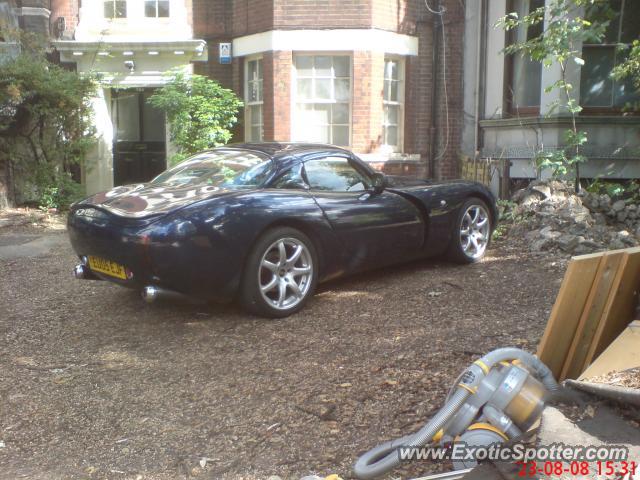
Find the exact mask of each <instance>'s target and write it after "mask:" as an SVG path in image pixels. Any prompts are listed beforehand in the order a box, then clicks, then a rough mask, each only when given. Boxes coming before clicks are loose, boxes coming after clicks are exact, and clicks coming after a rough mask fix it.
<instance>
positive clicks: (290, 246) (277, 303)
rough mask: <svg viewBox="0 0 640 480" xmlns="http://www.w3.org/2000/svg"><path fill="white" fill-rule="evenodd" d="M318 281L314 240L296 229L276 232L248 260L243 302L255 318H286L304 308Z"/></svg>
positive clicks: (264, 237)
mask: <svg viewBox="0 0 640 480" xmlns="http://www.w3.org/2000/svg"><path fill="white" fill-rule="evenodd" d="M317 280H318V256H317V254H316V249H315V247H314V245H313V242H312V241H311V239H309V237H307V236H306V235H305V234H304V233H302V232H301V231H299V230H297V229H295V228H291V227H277V228H273V229H271V230H268V231H266V232H265V233H264V234H263V235H262V236H261V237H260V238H259V239H258V240H257V241H256V243H255V245H254V246H253V248H252V250H251V253H250V254H249V256H248V258H247V261H246V264H245V269H244V274H243V278H242V284H241V287H240V302H241V304H242V306H243V307H244V308H245V309H247V310H248V311H249V312H251V313H253V314H255V315H259V316H262V317H268V318H282V317H286V316H288V315H291V314H293V313H295V312H297V311H299V310H300V309H302V308H303V307H304V305H305V304H306V303H307V301H308V299H309V298H310V297H311V296H313V293H314V291H315V288H316V284H317Z"/></svg>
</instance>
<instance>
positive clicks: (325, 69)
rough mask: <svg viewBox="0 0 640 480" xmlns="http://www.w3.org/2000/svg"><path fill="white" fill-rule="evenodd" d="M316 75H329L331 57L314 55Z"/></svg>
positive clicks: (330, 74)
mask: <svg viewBox="0 0 640 480" xmlns="http://www.w3.org/2000/svg"><path fill="white" fill-rule="evenodd" d="M315 67H316V69H315V75H316V77H331V76H333V75H332V73H331V57H324V56H318V57H315Z"/></svg>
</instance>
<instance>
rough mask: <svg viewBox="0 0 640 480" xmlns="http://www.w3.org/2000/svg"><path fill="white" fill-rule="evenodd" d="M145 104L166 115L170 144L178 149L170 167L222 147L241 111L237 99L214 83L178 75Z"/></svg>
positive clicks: (229, 137)
mask: <svg viewBox="0 0 640 480" xmlns="http://www.w3.org/2000/svg"><path fill="white" fill-rule="evenodd" d="M149 102H150V103H151V105H153V106H154V107H156V108H159V109H161V110H164V111H165V112H166V114H167V119H168V121H169V126H170V135H171V140H172V141H173V142H174V143H175V145H176V146H177V148H178V152H177V154H176V155H175V156H174V157H173V158H172V159H171V163H176V162H177V161H179V160H182V159H183V158H184V157H186V156H188V155H192V154H194V153H197V152H199V151H202V150H206V149H208V148H213V147H217V146H220V145H224V144H226V143H227V142H228V141H229V140H231V136H232V134H231V128H232V127H233V126H234V125H235V124H236V122H237V121H238V118H237V114H238V110H239V108H240V107H242V102H241V101H240V100H239V99H238V97H236V95H235V94H234V93H233V92H232V91H231V90H228V89H226V88H222V87H221V86H220V85H219V84H218V83H217V82H215V81H213V80H211V79H209V78H207V77H203V76H201V75H189V76H185V75H184V74H182V73H177V74H176V75H175V76H174V77H173V78H172V80H171V81H169V82H168V83H167V84H166V85H165V86H164V87H162V88H161V89H159V90H158V91H157V92H156V93H155V94H154V95H152V96H151V97H150V98H149Z"/></svg>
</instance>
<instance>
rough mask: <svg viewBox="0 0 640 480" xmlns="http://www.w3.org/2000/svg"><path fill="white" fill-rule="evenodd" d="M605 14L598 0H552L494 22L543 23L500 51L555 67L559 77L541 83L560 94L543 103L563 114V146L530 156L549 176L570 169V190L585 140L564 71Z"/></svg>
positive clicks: (593, 38) (600, 27)
mask: <svg viewBox="0 0 640 480" xmlns="http://www.w3.org/2000/svg"><path fill="white" fill-rule="evenodd" d="M588 19H589V20H588ZM610 20H611V10H610V9H609V7H608V2H606V1H604V0H554V1H552V2H551V3H550V4H547V5H546V6H544V7H540V8H537V9H535V10H534V11H532V12H531V13H530V14H529V15H525V16H524V17H522V18H520V17H519V16H518V14H517V13H515V12H513V13H509V14H508V15H506V16H504V17H503V18H501V19H500V20H499V21H498V23H497V26H500V27H502V28H504V29H505V30H506V31H509V30H513V29H516V28H529V27H532V26H535V25H538V24H541V23H544V27H545V28H544V29H543V31H542V33H541V34H540V35H539V36H537V37H534V38H531V39H529V40H527V41H525V42H520V43H513V44H511V45H509V46H507V47H506V48H505V49H504V52H505V53H506V54H510V55H526V56H528V57H529V58H531V59H532V60H534V61H537V62H541V63H542V65H543V66H544V67H545V68H550V67H551V66H552V65H554V64H556V65H558V66H559V67H560V72H561V76H560V79H559V80H557V81H556V82H555V83H553V84H551V85H547V86H546V87H545V91H546V92H547V93H549V92H551V91H553V90H559V91H560V93H561V97H562V100H557V101H555V102H553V103H552V104H551V105H549V107H550V113H549V114H553V113H554V112H558V113H559V114H560V115H568V116H569V118H570V121H571V128H570V129H568V130H566V131H565V133H564V141H565V146H564V148H562V149H559V150H556V151H553V152H541V153H540V154H539V156H538V158H537V159H536V160H537V163H538V166H539V168H551V170H552V171H553V174H554V175H555V176H566V175H568V174H570V172H573V175H574V183H575V190H576V192H579V191H580V164H581V163H583V162H585V161H586V160H587V159H586V157H585V156H584V155H582V152H581V147H582V146H583V145H584V144H585V143H586V142H587V134H586V132H584V131H581V130H578V127H577V121H576V118H577V116H578V115H579V113H580V112H581V111H582V107H581V106H580V104H579V103H578V100H576V98H575V96H574V95H573V94H572V92H573V85H572V84H571V83H570V81H569V78H568V77H569V76H568V71H569V67H570V65H571V64H572V63H573V64H576V65H578V66H582V65H584V60H583V59H582V50H581V48H580V46H581V45H582V43H583V42H590V43H596V42H598V41H600V40H601V39H602V38H603V36H604V33H605V31H606V28H607V26H608V24H609V21H610Z"/></svg>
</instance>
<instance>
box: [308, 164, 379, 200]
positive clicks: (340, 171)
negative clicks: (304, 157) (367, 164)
mask: <svg viewBox="0 0 640 480" xmlns="http://www.w3.org/2000/svg"><path fill="white" fill-rule="evenodd" d="M304 170H305V174H306V177H307V182H308V183H309V186H310V187H311V190H323V191H327V192H360V191H363V190H367V189H369V187H370V185H369V180H368V179H367V177H366V176H364V175H363V174H361V173H360V172H358V170H356V169H355V168H354V167H353V166H352V165H351V164H350V163H349V160H347V159H346V158H343V157H326V158H320V159H317V160H310V161H308V162H307V163H305V165H304Z"/></svg>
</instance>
